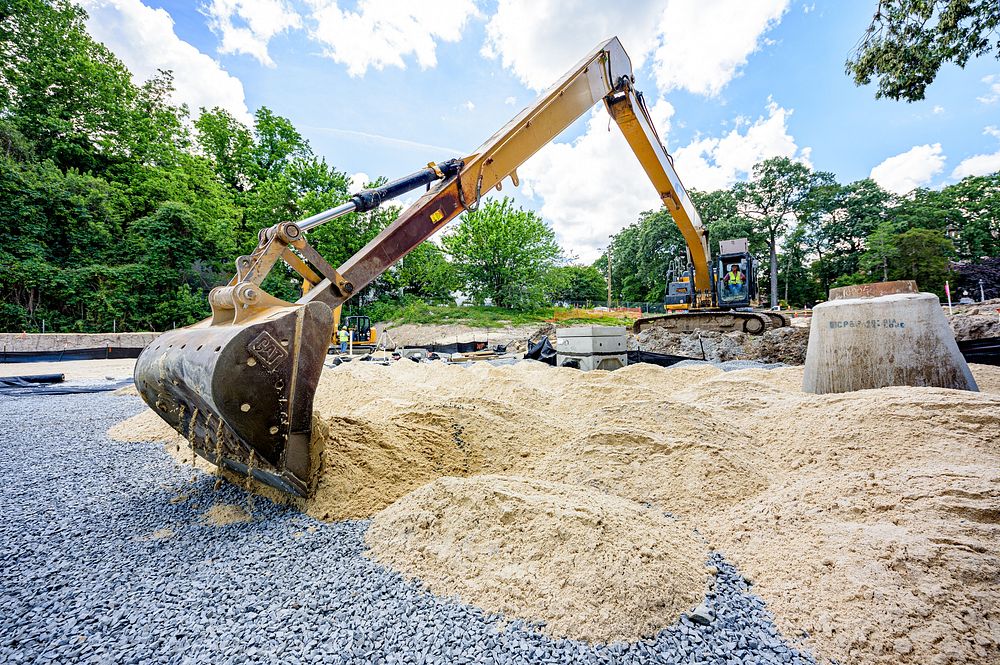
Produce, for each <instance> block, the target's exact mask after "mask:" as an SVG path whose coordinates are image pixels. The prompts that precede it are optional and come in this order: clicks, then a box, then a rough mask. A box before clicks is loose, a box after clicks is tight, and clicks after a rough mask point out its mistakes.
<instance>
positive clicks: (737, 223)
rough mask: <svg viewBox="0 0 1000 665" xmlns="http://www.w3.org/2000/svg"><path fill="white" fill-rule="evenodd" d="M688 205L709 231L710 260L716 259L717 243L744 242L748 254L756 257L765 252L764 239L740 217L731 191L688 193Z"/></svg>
mask: <svg viewBox="0 0 1000 665" xmlns="http://www.w3.org/2000/svg"><path fill="white" fill-rule="evenodd" d="M688 193H689V194H690V195H691V201H692V202H693V203H694V207H695V209H696V210H697V211H698V214H699V215H700V216H701V222H702V224H704V225H705V228H706V229H708V240H709V249H710V251H711V252H712V257H713V258H715V257H717V256H718V255H719V241H721V240H737V239H739V238H746V239H747V240H748V241H749V244H750V252H751V253H752V254H757V253H760V252H761V251H763V250H764V249H766V247H767V244H766V243H767V239H766V237H765V236H763V235H761V234H760V233H759V232H757V230H756V229H755V228H754V225H753V222H752V221H751V220H750V219H748V218H747V217H744V216H742V215H741V214H740V211H739V203H738V202H737V200H736V197H735V196H734V195H733V192H732V190H729V189H720V190H718V191H714V192H699V191H696V190H691V191H690V192H688Z"/></svg>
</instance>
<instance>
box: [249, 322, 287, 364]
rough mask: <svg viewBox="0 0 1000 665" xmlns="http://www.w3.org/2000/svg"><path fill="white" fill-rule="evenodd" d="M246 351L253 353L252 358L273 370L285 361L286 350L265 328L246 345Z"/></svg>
mask: <svg viewBox="0 0 1000 665" xmlns="http://www.w3.org/2000/svg"><path fill="white" fill-rule="evenodd" d="M247 351H249V352H250V353H252V354H253V356H254V358H256V359H257V360H259V361H260V364H261V365H263V366H264V367H266V368H267V369H268V370H273V369H274V368H275V367H277V366H278V365H280V364H281V363H283V362H285V358H287V357H288V351H286V350H285V349H284V347H282V346H281V344H279V343H278V340H276V339H274V337H273V336H272V335H271V333H269V332H267V331H266V330H265V331H264V332H262V333H261V334H259V335H257V337H255V338H254V340H253V341H252V342H250V344H248V345H247Z"/></svg>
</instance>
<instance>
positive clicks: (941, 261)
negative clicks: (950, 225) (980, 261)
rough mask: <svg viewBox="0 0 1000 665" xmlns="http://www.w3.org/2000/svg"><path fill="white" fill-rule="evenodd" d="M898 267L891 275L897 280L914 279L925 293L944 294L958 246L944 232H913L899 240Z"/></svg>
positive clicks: (897, 243) (920, 230)
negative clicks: (951, 259)
mask: <svg viewBox="0 0 1000 665" xmlns="http://www.w3.org/2000/svg"><path fill="white" fill-rule="evenodd" d="M896 247H897V255H898V259H897V265H896V269H895V270H894V271H892V272H891V273H890V274H891V275H892V278H893V279H912V280H915V281H916V282H917V286H919V287H920V288H921V289H923V290H925V291H932V292H934V293H937V294H939V295H940V294H942V293H944V282H945V280H946V279H948V277H949V273H950V267H949V259H950V258H951V257H952V256H954V254H955V246H954V245H953V244H952V242H951V240H949V239H948V238H947V237H945V235H944V233H943V232H941V231H937V230H933V229H919V228H917V229H910V230H909V231H907V232H906V233H901V234H899V235H898V236H896Z"/></svg>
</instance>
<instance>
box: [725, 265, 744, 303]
mask: <svg viewBox="0 0 1000 665" xmlns="http://www.w3.org/2000/svg"><path fill="white" fill-rule="evenodd" d="M745 281H746V280H745V279H744V275H743V271H742V270H740V267H739V265H737V264H735V263H734V264H732V265H730V266H729V272H727V273H726V275H725V277H723V278H722V283H723V284H725V285H726V286H727V287H729V293H730V295H734V296H738V295H741V294H742V292H743V283H744V282H745Z"/></svg>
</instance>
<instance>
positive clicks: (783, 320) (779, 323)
mask: <svg viewBox="0 0 1000 665" xmlns="http://www.w3.org/2000/svg"><path fill="white" fill-rule="evenodd" d="M761 313H762V314H766V315H767V316H769V317H770V318H771V327H772V328H784V327H786V326H790V325H791V321H789V320H788V317H787V316H785V315H784V314H779V313H778V312H761Z"/></svg>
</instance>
